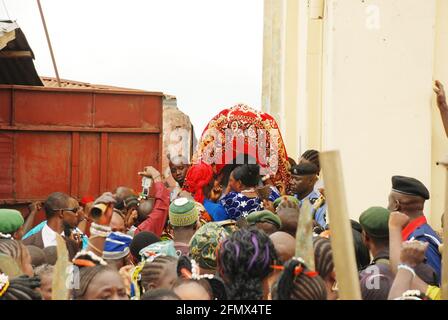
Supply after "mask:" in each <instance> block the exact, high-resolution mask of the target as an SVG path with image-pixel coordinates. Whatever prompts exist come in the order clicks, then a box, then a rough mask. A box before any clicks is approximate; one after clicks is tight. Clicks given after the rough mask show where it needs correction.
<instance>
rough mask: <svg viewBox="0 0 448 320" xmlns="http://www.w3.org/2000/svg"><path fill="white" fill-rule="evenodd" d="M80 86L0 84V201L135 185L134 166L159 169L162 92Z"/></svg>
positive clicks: (17, 204)
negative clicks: (53, 193) (57, 86)
mask: <svg viewBox="0 0 448 320" xmlns="http://www.w3.org/2000/svg"><path fill="white" fill-rule="evenodd" d="M80 87H81V89H78V88H76V89H75V88H53V87H37V86H15V85H0V207H14V208H18V209H19V210H21V211H22V213H23V214H24V216H27V214H28V210H27V209H26V207H27V205H28V204H29V203H30V202H32V201H43V200H44V199H45V198H46V197H47V196H48V195H49V194H50V193H52V192H55V191H60V192H65V193H67V194H70V195H71V196H73V197H74V198H76V199H80V198H81V197H82V196H85V195H91V196H98V195H99V194H101V193H102V192H105V191H112V190H114V189H115V188H116V187H117V186H122V185H124V186H129V187H132V188H134V189H135V190H140V189H141V186H140V185H141V180H140V178H139V177H138V176H137V172H138V171H140V170H142V169H143V167H144V166H148V165H151V166H154V167H156V168H158V169H159V170H160V169H161V163H162V162H161V160H162V159H161V157H162V123H163V120H162V99H163V94H162V93H152V92H146V91H140V90H126V89H119V88H112V89H111V88H106V87H105V88H104V89H95V88H82V86H80ZM42 217H43V216H42V213H41V215H40V217H38V219H36V220H40V219H41V218H42Z"/></svg>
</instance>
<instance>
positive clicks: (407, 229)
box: [401, 216, 427, 241]
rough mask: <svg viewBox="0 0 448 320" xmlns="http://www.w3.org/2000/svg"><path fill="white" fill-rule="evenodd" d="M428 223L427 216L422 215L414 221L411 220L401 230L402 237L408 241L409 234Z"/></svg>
mask: <svg viewBox="0 0 448 320" xmlns="http://www.w3.org/2000/svg"><path fill="white" fill-rule="evenodd" d="M426 223H427V220H426V217H425V216H421V217H420V218H417V219H415V220H413V221H411V222H410V223H409V224H408V225H407V226H406V227H405V228H404V229H403V231H401V237H402V239H403V241H406V240H407V239H408V238H409V236H410V235H411V234H412V233H413V232H414V231H415V229H417V228H418V227H420V226H422V225H424V224H426Z"/></svg>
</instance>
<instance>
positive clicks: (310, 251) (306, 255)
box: [295, 199, 315, 271]
mask: <svg viewBox="0 0 448 320" xmlns="http://www.w3.org/2000/svg"><path fill="white" fill-rule="evenodd" d="M312 209H313V208H312V205H311V203H310V202H309V200H308V199H306V200H305V201H303V204H302V207H301V208H300V214H299V220H298V223H297V232H296V254H295V256H296V257H300V258H302V259H303V260H304V261H305V264H306V266H307V267H308V269H310V270H313V271H314V270H315V264H314V247H313V216H312V213H313V212H312Z"/></svg>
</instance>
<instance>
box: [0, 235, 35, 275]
mask: <svg viewBox="0 0 448 320" xmlns="http://www.w3.org/2000/svg"><path fill="white" fill-rule="evenodd" d="M25 250H28V248H27V247H25V245H24V244H22V242H20V241H17V240H13V239H0V254H1V253H2V254H5V255H7V256H10V257H11V258H13V259H14V260H15V261H16V263H17V266H18V267H19V268H20V269H21V270H23V261H24V257H25Z"/></svg>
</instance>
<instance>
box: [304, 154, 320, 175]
mask: <svg viewBox="0 0 448 320" xmlns="http://www.w3.org/2000/svg"><path fill="white" fill-rule="evenodd" d="M302 158H303V159H305V160H308V161H309V162H311V163H313V164H314V165H316V167H317V168H318V169H319V172H320V161H319V151H317V150H313V149H310V150H306V151H305V152H304V153H303V154H302Z"/></svg>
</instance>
